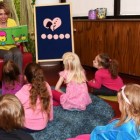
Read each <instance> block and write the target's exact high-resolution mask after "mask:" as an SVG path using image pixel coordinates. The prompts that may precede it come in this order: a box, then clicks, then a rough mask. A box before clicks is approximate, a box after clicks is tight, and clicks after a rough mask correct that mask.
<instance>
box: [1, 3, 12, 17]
mask: <svg viewBox="0 0 140 140" xmlns="http://www.w3.org/2000/svg"><path fill="white" fill-rule="evenodd" d="M0 9H3V10H4V11H5V14H6V15H8V16H9V15H10V13H11V12H10V10H9V7H8V6H7V4H6V3H5V2H3V1H0Z"/></svg>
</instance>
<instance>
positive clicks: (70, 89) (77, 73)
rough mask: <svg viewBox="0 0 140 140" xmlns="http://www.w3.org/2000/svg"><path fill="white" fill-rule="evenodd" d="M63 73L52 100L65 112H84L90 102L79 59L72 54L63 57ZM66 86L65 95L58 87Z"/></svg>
mask: <svg viewBox="0 0 140 140" xmlns="http://www.w3.org/2000/svg"><path fill="white" fill-rule="evenodd" d="M63 63H64V71H61V72H60V73H59V75H60V78H59V80H58V82H57V84H56V86H55V90H56V91H55V90H54V91H53V98H54V100H55V101H58V102H59V103H60V104H61V105H62V107H63V108H64V109H67V110H85V109H86V107H87V106H88V105H89V104H90V103H91V102H92V101H91V98H90V96H89V93H88V88H87V84H86V76H85V72H84V69H83V67H82V66H81V63H80V60H79V57H78V56H77V55H76V54H75V53H72V52H67V53H65V54H64V55H63ZM63 83H65V84H66V93H64V92H63V91H62V90H61V89H60V87H61V85H62V84H63Z"/></svg>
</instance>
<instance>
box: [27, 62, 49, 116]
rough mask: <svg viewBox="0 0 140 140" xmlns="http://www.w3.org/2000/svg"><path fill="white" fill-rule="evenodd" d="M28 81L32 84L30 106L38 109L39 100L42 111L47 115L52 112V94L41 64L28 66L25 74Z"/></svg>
mask: <svg viewBox="0 0 140 140" xmlns="http://www.w3.org/2000/svg"><path fill="white" fill-rule="evenodd" d="M24 74H25V76H26V78H27V81H28V82H29V83H31V85H32V88H31V89H30V104H31V107H32V108H33V109H34V108H35V107H36V102H37V99H38V98H39V99H40V101H41V106H42V110H43V111H46V112H47V113H49V112H50V94H49V92H48V89H47V87H46V82H45V79H44V73H43V70H42V68H41V67H40V65H39V64H36V63H30V64H28V65H27V66H26V68H25V72H24Z"/></svg>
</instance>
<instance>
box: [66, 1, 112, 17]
mask: <svg viewBox="0 0 140 140" xmlns="http://www.w3.org/2000/svg"><path fill="white" fill-rule="evenodd" d="M66 2H70V3H71V6H72V12H71V13H72V16H73V17H80V16H88V11H89V10H90V9H96V8H107V15H114V0H66Z"/></svg>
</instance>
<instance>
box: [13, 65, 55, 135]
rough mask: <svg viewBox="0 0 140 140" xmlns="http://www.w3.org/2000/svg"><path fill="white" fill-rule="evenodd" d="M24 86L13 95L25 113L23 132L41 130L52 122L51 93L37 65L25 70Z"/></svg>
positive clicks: (29, 66) (28, 66) (27, 67)
mask: <svg viewBox="0 0 140 140" xmlns="http://www.w3.org/2000/svg"><path fill="white" fill-rule="evenodd" d="M24 74H25V77H26V78H27V81H28V83H27V84H25V85H24V86H23V87H22V88H21V89H20V90H19V91H18V92H17V93H16V94H15V95H16V96H17V97H18V98H19V100H20V101H21V103H22V105H23V107H24V111H25V124H24V127H25V131H27V132H35V131H40V130H43V129H44V128H45V127H46V126H47V123H48V121H51V120H53V105H52V92H51V88H50V86H49V84H48V83H47V82H46V81H45V79H44V73H43V70H42V68H41V67H40V66H39V64H36V63H30V64H28V65H27V66H26V68H25V72H24Z"/></svg>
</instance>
